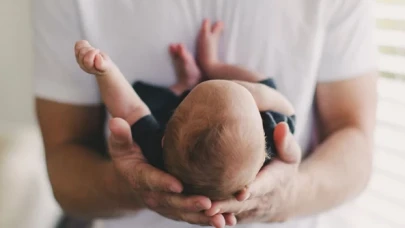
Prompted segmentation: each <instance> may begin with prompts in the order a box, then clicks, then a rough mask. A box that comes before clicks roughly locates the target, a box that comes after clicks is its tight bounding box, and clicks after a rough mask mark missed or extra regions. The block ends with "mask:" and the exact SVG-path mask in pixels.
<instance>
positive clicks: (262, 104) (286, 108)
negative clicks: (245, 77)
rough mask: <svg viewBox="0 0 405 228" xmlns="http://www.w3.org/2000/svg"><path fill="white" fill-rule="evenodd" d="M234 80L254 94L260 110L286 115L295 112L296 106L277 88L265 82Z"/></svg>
mask: <svg viewBox="0 0 405 228" xmlns="http://www.w3.org/2000/svg"><path fill="white" fill-rule="evenodd" d="M234 82H236V83H238V84H240V85H242V86H243V87H245V88H246V89H247V90H249V92H250V93H251V94H252V96H253V98H254V99H255V101H256V104H257V107H258V108H259V111H261V112H264V111H270V110H271V111H275V112H278V113H281V114H284V115H286V116H291V115H293V114H294V112H295V111H294V108H293V106H292V105H291V104H290V102H289V101H288V100H287V99H286V98H285V97H284V96H283V95H282V94H281V93H279V92H278V91H277V90H275V89H273V88H270V87H269V86H266V85H264V84H260V83H251V82H246V81H237V80H234Z"/></svg>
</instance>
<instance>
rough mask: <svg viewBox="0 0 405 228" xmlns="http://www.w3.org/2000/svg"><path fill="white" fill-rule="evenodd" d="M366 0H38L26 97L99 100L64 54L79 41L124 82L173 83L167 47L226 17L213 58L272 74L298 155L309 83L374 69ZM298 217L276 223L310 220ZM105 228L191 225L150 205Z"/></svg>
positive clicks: (91, 82) (308, 131) (191, 39)
mask: <svg viewBox="0 0 405 228" xmlns="http://www.w3.org/2000/svg"><path fill="white" fill-rule="evenodd" d="M371 6H372V1H370V0H341V1H336V0H310V1H296V0H283V1H278V0H254V1H253V0H252V1H251V0H249V1H248V0H215V1H214V0H213V1H209V0H164V1H163V0H160V1H159V0H145V1H141V0H120V1H114V0H80V1H79V0H69V1H54V0H38V1H35V3H34V4H33V21H34V45H35V59H34V60H35V72H34V75H35V79H34V81H35V94H36V96H37V97H41V98H45V99H51V100H55V101H59V102H66V103H71V104H80V105H92V104H99V103H100V102H101V98H100V95H99V92H98V88H97V85H96V81H95V78H94V77H92V76H91V75H87V74H86V73H84V72H82V70H80V68H79V67H78V65H77V64H76V61H75V58H74V52H73V46H74V43H75V42H76V41H77V40H81V39H87V40H89V41H90V43H91V44H92V45H94V46H95V47H97V48H99V49H101V50H104V51H105V52H107V53H108V54H109V55H110V56H111V57H112V59H113V60H114V61H115V62H116V63H117V65H118V66H119V68H120V69H121V71H122V72H123V73H124V75H125V76H126V78H127V79H128V81H129V82H131V83H133V82H134V81H137V80H143V81H146V82H149V83H154V84H156V85H161V86H169V85H172V84H173V83H174V82H175V75H174V69H173V66H172V64H171V61H170V57H169V54H168V45H169V44H170V43H173V42H182V43H184V44H185V45H186V46H187V47H188V48H189V49H190V50H191V51H193V53H195V44H196V43H195V41H196V36H197V31H198V29H199V27H200V25H201V22H202V20H203V19H204V18H209V19H211V20H213V21H216V20H222V21H223V22H224V24H225V30H224V33H223V39H222V40H221V44H220V59H221V60H223V61H225V62H227V63H231V64H239V65H242V66H245V67H248V68H250V69H254V70H257V71H260V72H261V73H264V74H265V75H268V76H271V77H274V78H275V81H276V84H277V86H278V90H279V91H280V92H281V93H282V94H284V95H285V96H286V97H287V98H288V99H289V100H290V102H291V103H292V105H293V106H294V108H295V110H296V116H297V127H296V134H295V136H296V138H297V140H298V142H299V144H300V145H301V147H302V149H303V151H304V153H306V152H307V151H309V150H310V147H311V142H312V140H313V137H312V136H313V131H314V129H315V127H314V124H313V123H314V121H313V119H314V111H313V99H314V93H315V88H316V85H317V83H319V82H332V81H338V80H343V79H347V78H351V77H355V76H358V75H360V74H362V73H364V72H366V71H369V70H370V69H373V68H375V48H374V45H373V42H372V31H373V23H372V18H371V10H370V9H371ZM315 224H316V220H315V219H314V218H307V219H305V220H301V221H293V222H290V223H286V224H283V225H278V224H277V225H268V224H255V225H241V226H238V227H246V228H247V227H249V228H256V227H257V228H259V227H260V228H275V227H280V228H281V227H303V228H304V227H315ZM104 225H106V227H111V228H113V227H124V228H125V227H149V228H155V227H168V228H171V227H180V228H183V227H193V226H192V225H189V224H184V223H177V222H174V221H170V220H168V219H165V218H163V217H161V216H159V215H157V214H155V213H154V212H151V211H147V210H145V211H142V212H141V213H139V214H138V215H136V216H134V217H131V218H126V219H123V218H122V219H118V220H110V221H107V222H105V223H104Z"/></svg>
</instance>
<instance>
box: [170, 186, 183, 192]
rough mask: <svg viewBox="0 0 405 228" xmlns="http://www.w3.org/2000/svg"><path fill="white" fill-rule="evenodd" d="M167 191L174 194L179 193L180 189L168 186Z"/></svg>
mask: <svg viewBox="0 0 405 228" xmlns="http://www.w3.org/2000/svg"><path fill="white" fill-rule="evenodd" d="M169 190H170V191H171V192H174V193H180V192H181V189H180V188H179V187H178V186H176V185H173V186H170V188H169Z"/></svg>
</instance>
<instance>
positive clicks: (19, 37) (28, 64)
mask: <svg viewBox="0 0 405 228" xmlns="http://www.w3.org/2000/svg"><path fill="white" fill-rule="evenodd" d="M29 4H30V0H0V127H1V123H4V122H5V123H13V122H18V123H32V122H33V121H34V115H33V110H34V105H33V98H32V86H31V82H32V81H31V75H30V74H31V69H32V48H31V40H30V39H31V27H30V11H29V8H30V6H29Z"/></svg>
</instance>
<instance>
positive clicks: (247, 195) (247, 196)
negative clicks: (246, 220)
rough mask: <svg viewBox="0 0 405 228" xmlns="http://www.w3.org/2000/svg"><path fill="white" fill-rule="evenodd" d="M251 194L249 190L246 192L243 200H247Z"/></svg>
mask: <svg viewBox="0 0 405 228" xmlns="http://www.w3.org/2000/svg"><path fill="white" fill-rule="evenodd" d="M251 195H252V194H251V193H250V192H249V193H248V194H246V197H245V199H244V200H243V201H245V200H248V199H249V198H250V196H251Z"/></svg>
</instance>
